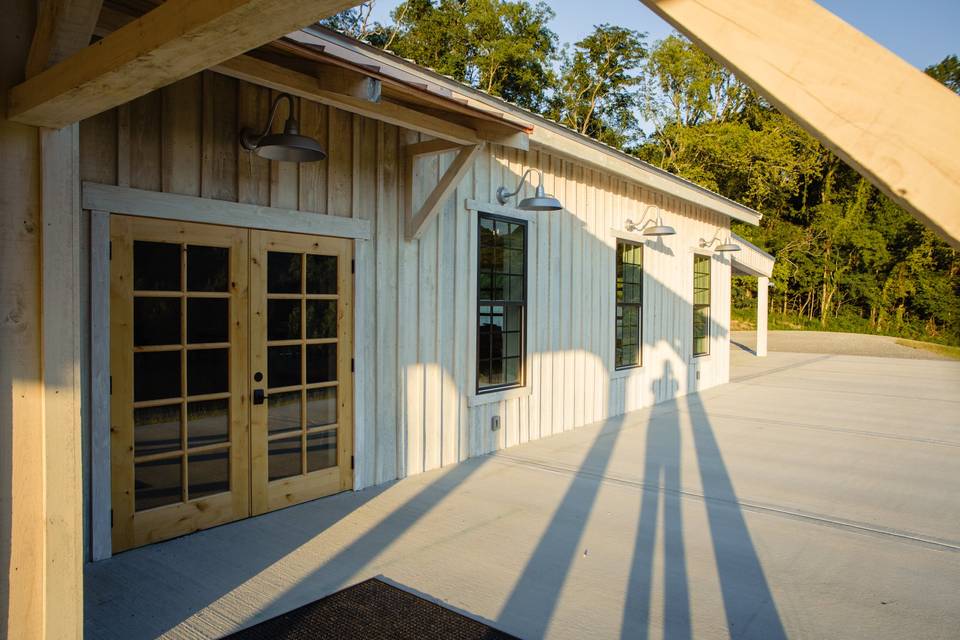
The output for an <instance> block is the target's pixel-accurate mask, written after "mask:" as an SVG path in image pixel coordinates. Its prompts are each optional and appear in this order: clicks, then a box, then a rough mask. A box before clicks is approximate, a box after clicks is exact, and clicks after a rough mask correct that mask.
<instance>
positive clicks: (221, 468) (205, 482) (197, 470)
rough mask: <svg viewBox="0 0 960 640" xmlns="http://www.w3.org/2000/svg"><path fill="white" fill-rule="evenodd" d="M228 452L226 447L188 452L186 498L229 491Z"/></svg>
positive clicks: (191, 498)
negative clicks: (200, 451)
mask: <svg viewBox="0 0 960 640" xmlns="http://www.w3.org/2000/svg"><path fill="white" fill-rule="evenodd" d="M228 454H229V450H228V449H218V450H216V451H204V452H202V453H190V454H188V456H187V477H188V478H189V481H188V482H189V484H188V485H187V499H188V500H194V499H196V498H202V497H204V496H212V495H213V494H215V493H224V492H226V491H230V456H229V455H228Z"/></svg>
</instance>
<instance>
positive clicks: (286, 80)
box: [212, 55, 480, 145]
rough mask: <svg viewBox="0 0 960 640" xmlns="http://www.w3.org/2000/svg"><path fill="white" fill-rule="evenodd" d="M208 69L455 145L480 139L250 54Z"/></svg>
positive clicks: (450, 124) (462, 129)
mask: <svg viewBox="0 0 960 640" xmlns="http://www.w3.org/2000/svg"><path fill="white" fill-rule="evenodd" d="M212 70H213V71H215V72H217V73H222V74H223V75H226V76H230V77H232V78H237V79H238V80H244V81H246V82H251V83H254V84H259V85H262V86H265V87H269V88H271V89H274V90H276V91H284V92H286V93H290V94H293V95H295V96H299V97H301V98H306V99H307V100H314V101H316V102H319V103H321V104H326V105H329V106H331V107H336V108H337V109H343V110H344V111H349V112H351V113H356V114H358V115H361V116H366V117H368V118H373V119H375V120H382V121H383V122H387V123H389V124H393V125H396V126H398V127H404V128H406V129H411V130H414V131H419V132H421V133H425V134H428V135H430V136H434V137H437V138H442V139H444V140H448V141H450V142H453V143H456V144H458V145H474V144H477V143H479V142H480V135H479V134H478V133H477V131H476V130H474V129H471V128H469V127H466V126H463V125H460V124H455V123H453V122H449V121H447V120H444V119H443V118H438V117H437V116H433V115H429V114H426V113H423V112H420V111H417V110H415V109H411V108H409V107H405V106H403V105H399V104H396V103H394V102H388V101H386V100H381V101H380V102H376V103H374V102H370V101H369V100H367V99H363V98H357V97H354V96H352V95H346V94H344V93H340V92H336V91H331V90H329V89H326V88H323V82H322V81H320V80H318V79H317V77H315V76H313V75H307V74H305V73H300V72H299V71H294V70H292V69H288V68H287V67H282V66H280V65H276V64H273V63H271V62H267V61H265V60H260V59H258V58H255V57H253V56H250V55H243V56H237V57H236V58H232V59H230V60H227V61H225V62H223V63H222V64H219V65H217V66H215V67H214V68H213V69H212Z"/></svg>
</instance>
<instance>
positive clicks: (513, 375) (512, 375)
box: [503, 358, 520, 384]
mask: <svg viewBox="0 0 960 640" xmlns="http://www.w3.org/2000/svg"><path fill="white" fill-rule="evenodd" d="M503 363H504V364H503V381H504V382H505V383H508V384H509V383H516V382H520V358H507V359H505V360H504V361H503Z"/></svg>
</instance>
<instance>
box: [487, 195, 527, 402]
mask: <svg viewBox="0 0 960 640" xmlns="http://www.w3.org/2000/svg"><path fill="white" fill-rule="evenodd" d="M484 220H492V221H494V222H498V221H499V222H507V223H510V224H515V225H519V226H521V227H523V267H522V280H523V288H522V289H523V295H522V299H521V300H520V301H519V302H518V301H515V300H506V299H494V298H482V297H481V296H482V295H483V294H482V290H481V287H480V278H481V274H483V273H484V271H485V270H484V269H483V268H482V265H481V261H482V259H483V251H482V249H483V245H482V242H483V231H482V229H483V221H484ZM529 246H530V225H529V223H528V221H527V220H525V219H523V218H513V217H510V216H504V215H499V214H495V213H489V212H486V211H479V212H478V216H477V264H476V267H477V272H476V280H475V282H476V287H477V296H476V304H477V309H476V315H475V317H474V321H475V322H476V323H477V324H476V327H477V343H476V345H475V348H476V352H475V355H476V362H475V366H474V375H475V376H476V381H475V385H474V388H475V391H476V393H477V395H481V394H485V393H494V392H497V391H503V390H505V389H518V388H523V387H525V386H526V384H527V375H526V374H527V367H526V365H527V317H528V313H527V304H528V301H529V295H528V294H529V291H528V289H529V286H528V283H529V271H528V268H529ZM486 272H487V273H491V274H493V273H499V272H492V271H489V270H486ZM510 275H516V274H510ZM485 306H487V307H491V306H503V307H506V306H513V307H519V309H520V347H519V349H520V352H519V363H518V365H517V366H518V369H517V375H518V381H517V382H504V383H500V384H487V385H483V386H481V383H480V363H481V360H482V359H483V358H481V353H480V342H481V339H482V336H481V330H480V329H481V324H480V322H481V316H482V314H481V309H482V308H483V307H485ZM504 325H506V312H504ZM488 355H489V354H488ZM501 359H502V360H506V358H503V357H502V356H501ZM486 360H487V361H488V362H492V361H493V358H492V357H488V358H486Z"/></svg>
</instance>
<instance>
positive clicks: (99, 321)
mask: <svg viewBox="0 0 960 640" xmlns="http://www.w3.org/2000/svg"><path fill="white" fill-rule="evenodd" d="M89 350H90V363H89V365H90V527H91V536H90V539H91V553H90V555H91V558H92V559H93V560H95V561H96V560H103V559H105V558H109V557H110V555H111V547H112V543H111V538H110V504H111V501H110V492H111V487H110V214H109V213H108V212H106V211H91V212H90V346H89Z"/></svg>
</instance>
